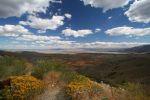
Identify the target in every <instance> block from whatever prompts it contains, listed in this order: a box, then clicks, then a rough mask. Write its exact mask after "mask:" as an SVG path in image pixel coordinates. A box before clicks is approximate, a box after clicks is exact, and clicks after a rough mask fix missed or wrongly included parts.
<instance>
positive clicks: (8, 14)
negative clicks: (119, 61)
mask: <svg viewBox="0 0 150 100" xmlns="http://www.w3.org/2000/svg"><path fill="white" fill-rule="evenodd" d="M149 43H150V0H0V49H23V50H24V49H78V48H127V47H133V46H138V45H143V44H149Z"/></svg>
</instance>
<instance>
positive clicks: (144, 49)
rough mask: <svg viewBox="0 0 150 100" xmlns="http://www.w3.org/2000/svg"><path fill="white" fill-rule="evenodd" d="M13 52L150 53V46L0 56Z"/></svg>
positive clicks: (60, 51) (53, 51) (53, 50)
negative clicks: (15, 53) (14, 53)
mask: <svg viewBox="0 0 150 100" xmlns="http://www.w3.org/2000/svg"><path fill="white" fill-rule="evenodd" d="M13 52H18V53H22V54H27V53H30V54H33V53H46V54H49V53H56V54H57V53H62V54H74V53H114V54H119V53H120V54H122V53H150V45H142V46H137V47H132V48H122V49H118V48H114V49H112V48H111V49H108V48H78V49H50V50H49V49H46V50H0V54H3V53H4V54H5V53H7V54H9V53H13Z"/></svg>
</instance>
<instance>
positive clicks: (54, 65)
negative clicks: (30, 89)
mask: <svg viewBox="0 0 150 100" xmlns="http://www.w3.org/2000/svg"><path fill="white" fill-rule="evenodd" d="M65 69H66V66H65V65H64V64H63V63H61V62H55V61H38V62H37V65H35V67H34V69H33V73H32V75H33V76H35V77H36V78H38V79H43V78H44V76H45V75H46V74H47V73H48V72H49V71H61V72H63V71H65Z"/></svg>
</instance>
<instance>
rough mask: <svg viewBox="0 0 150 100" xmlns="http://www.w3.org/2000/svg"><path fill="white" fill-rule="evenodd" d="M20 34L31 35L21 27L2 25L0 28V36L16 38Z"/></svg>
mask: <svg viewBox="0 0 150 100" xmlns="http://www.w3.org/2000/svg"><path fill="white" fill-rule="evenodd" d="M22 34H31V33H30V32H29V31H28V29H26V28H24V27H23V26H21V25H4V26H0V36H12V37H17V36H19V35H22Z"/></svg>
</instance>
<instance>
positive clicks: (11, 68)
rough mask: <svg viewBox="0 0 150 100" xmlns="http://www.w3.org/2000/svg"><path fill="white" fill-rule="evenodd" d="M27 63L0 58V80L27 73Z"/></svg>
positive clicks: (9, 58)
mask: <svg viewBox="0 0 150 100" xmlns="http://www.w3.org/2000/svg"><path fill="white" fill-rule="evenodd" d="M27 63H28V62H27V61H25V60H23V59H17V58H15V57H10V56H3V57H0V78H5V77H9V76H13V75H23V74H25V73H27Z"/></svg>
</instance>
